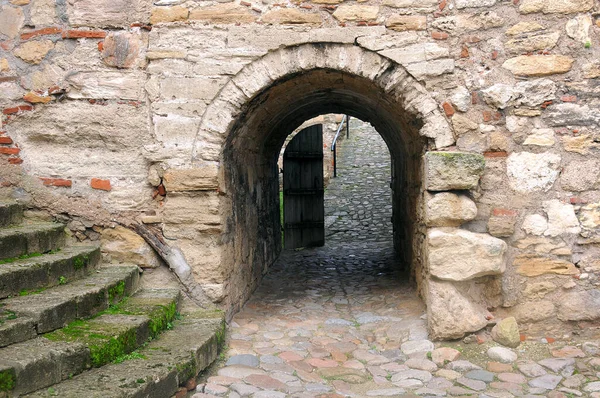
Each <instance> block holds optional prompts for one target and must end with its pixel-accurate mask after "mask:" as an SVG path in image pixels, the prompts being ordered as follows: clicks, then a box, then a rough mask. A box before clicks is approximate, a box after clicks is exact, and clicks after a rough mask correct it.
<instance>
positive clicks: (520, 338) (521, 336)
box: [519, 333, 527, 342]
mask: <svg viewBox="0 0 600 398" xmlns="http://www.w3.org/2000/svg"><path fill="white" fill-rule="evenodd" d="M519 340H521V342H524V341H525V340H527V336H526V335H525V334H523V333H521V334H519Z"/></svg>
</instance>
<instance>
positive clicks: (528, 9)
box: [519, 0, 594, 14]
mask: <svg viewBox="0 0 600 398" xmlns="http://www.w3.org/2000/svg"><path fill="white" fill-rule="evenodd" d="M592 7H594V0H523V1H522V2H521V5H520V6H519V11H520V12H521V13H523V14H529V13H532V12H543V13H544V14H570V13H576V12H585V11H589V10H591V9H592Z"/></svg>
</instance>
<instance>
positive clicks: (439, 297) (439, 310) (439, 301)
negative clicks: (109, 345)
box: [427, 280, 487, 340]
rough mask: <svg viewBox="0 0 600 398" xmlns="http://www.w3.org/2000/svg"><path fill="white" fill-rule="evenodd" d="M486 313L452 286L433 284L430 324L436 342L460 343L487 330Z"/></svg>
mask: <svg viewBox="0 0 600 398" xmlns="http://www.w3.org/2000/svg"><path fill="white" fill-rule="evenodd" d="M486 315H487V311H486V309H485V308H483V307H482V306H481V305H479V304H477V303H475V302H474V301H473V300H472V299H471V298H470V297H468V296H467V295H465V294H464V293H463V292H462V291H460V290H459V289H458V288H457V287H456V286H455V285H454V284H453V283H451V282H440V281H435V280H430V281H429V282H428V287H427V322H428V328H429V336H430V337H431V338H432V339H433V340H444V339H458V338H461V337H463V336H464V335H465V334H466V333H470V332H476V331H478V330H480V329H482V328H484V327H485V326H487V319H486Z"/></svg>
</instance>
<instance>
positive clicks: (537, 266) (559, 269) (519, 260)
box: [513, 254, 579, 277]
mask: <svg viewBox="0 0 600 398" xmlns="http://www.w3.org/2000/svg"><path fill="white" fill-rule="evenodd" d="M513 266H514V267H515V268H516V269H517V273H518V274H519V275H523V276H530V277H531V276H540V275H545V274H557V275H578V274H579V270H578V269H577V268H576V267H575V266H574V265H573V263H570V262H568V261H565V260H559V259H554V258H550V257H544V256H537V255H534V254H521V255H518V256H517V257H516V258H515V260H514V262H513Z"/></svg>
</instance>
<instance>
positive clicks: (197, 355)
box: [25, 311, 225, 398]
mask: <svg viewBox="0 0 600 398" xmlns="http://www.w3.org/2000/svg"><path fill="white" fill-rule="evenodd" d="M224 332H225V322H224V318H223V314H222V313H221V312H209V311H196V312H194V311H192V312H189V313H183V314H182V316H181V319H180V320H177V321H175V322H173V329H172V330H169V331H167V332H165V333H163V334H161V335H160V337H159V338H158V339H156V340H153V341H151V342H150V343H149V344H148V345H147V346H145V347H143V348H141V349H139V350H138V351H137V353H138V354H139V355H137V357H138V358H134V359H130V360H127V361H124V362H122V363H118V364H117V363H111V364H108V365H106V366H103V367H101V368H97V369H92V370H90V371H86V372H84V373H82V374H80V375H78V376H75V377H73V378H72V379H69V380H65V381H62V382H61V383H59V384H56V385H54V386H52V387H51V393H52V394H53V395H52V396H55V397H63V398H75V397H86V398H117V397H119V398H129V397H148V398H168V397H171V396H173V395H174V394H175V393H176V392H177V390H178V388H179V386H180V385H182V384H184V383H185V382H186V381H187V380H189V379H190V378H192V377H195V376H197V375H198V373H199V372H200V371H202V370H204V369H205V368H206V367H207V366H208V365H210V364H211V363H212V362H213V361H214V360H215V359H216V357H217V353H218V350H219V347H220V345H221V344H222V342H223V338H224ZM49 390H50V389H44V390H40V391H37V392H34V393H31V394H29V395H25V397H30V398H42V397H47V396H48V392H49Z"/></svg>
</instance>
